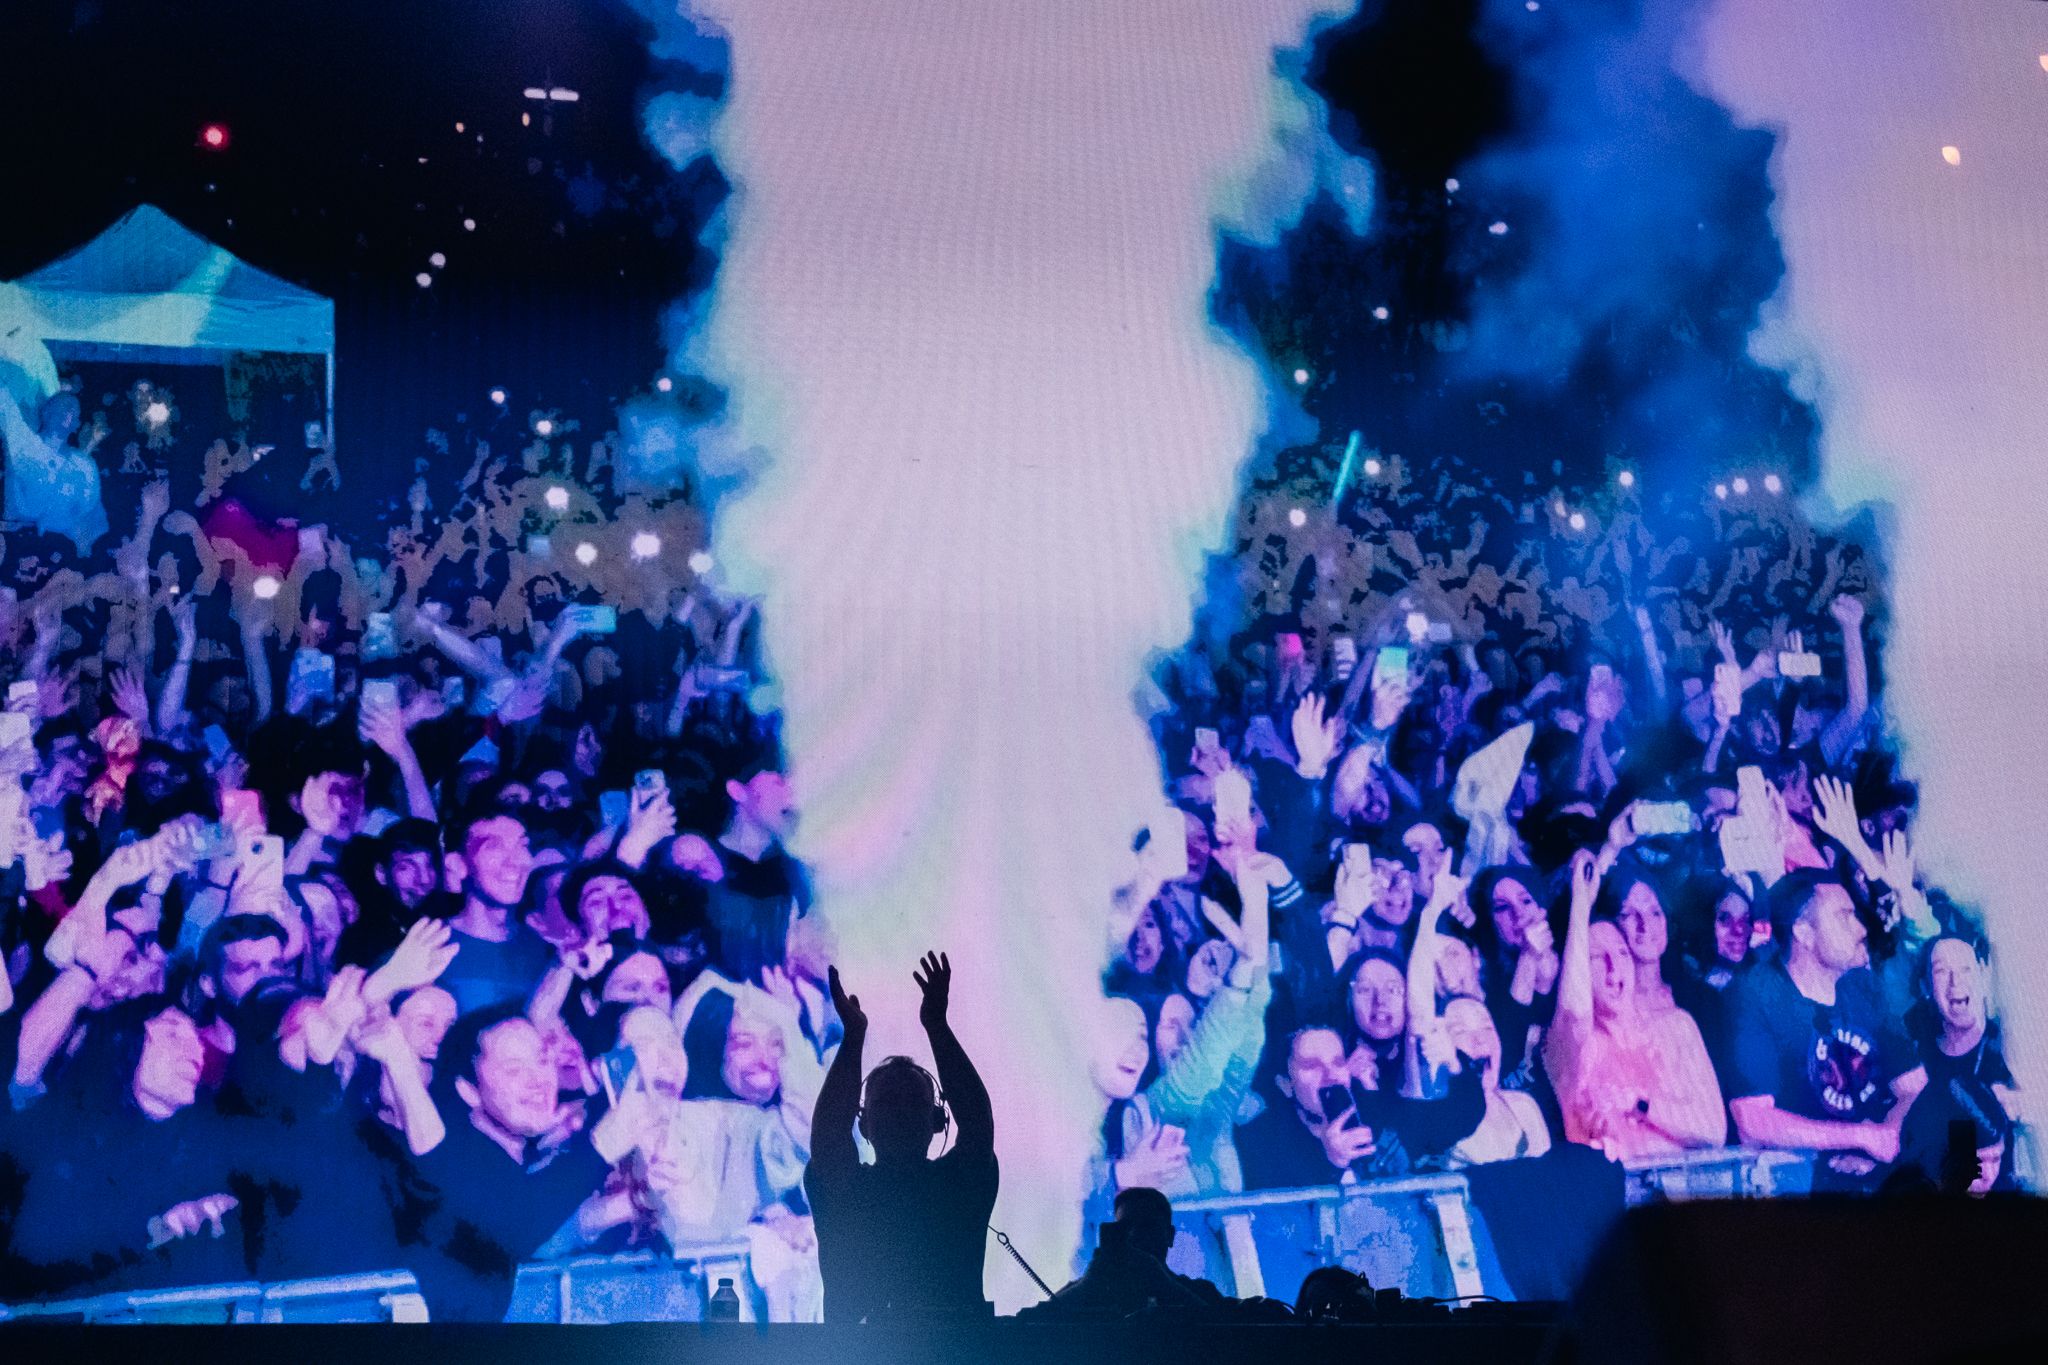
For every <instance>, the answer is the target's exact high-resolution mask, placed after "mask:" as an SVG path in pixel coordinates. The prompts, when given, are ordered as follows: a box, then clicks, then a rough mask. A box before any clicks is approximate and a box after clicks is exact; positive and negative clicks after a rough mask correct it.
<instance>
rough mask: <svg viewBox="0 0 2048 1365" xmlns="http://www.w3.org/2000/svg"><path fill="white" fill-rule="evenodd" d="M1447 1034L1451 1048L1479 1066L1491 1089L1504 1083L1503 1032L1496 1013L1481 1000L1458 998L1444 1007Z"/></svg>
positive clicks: (1481, 1076) (1487, 1085)
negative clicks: (1501, 1076) (1501, 1064)
mask: <svg viewBox="0 0 2048 1365" xmlns="http://www.w3.org/2000/svg"><path fill="white" fill-rule="evenodd" d="M1444 1032H1445V1033H1447V1034H1448V1035H1449V1036H1450V1039H1451V1046H1453V1047H1455V1048H1457V1049H1458V1051H1460V1052H1462V1053H1464V1054H1465V1055H1466V1056H1467V1057H1470V1058H1471V1059H1472V1060H1473V1061H1475V1062H1477V1063H1479V1074H1480V1078H1481V1080H1482V1081H1483V1082H1484V1083H1485V1085H1486V1088H1487V1089H1488V1090H1492V1089H1494V1088H1495V1087H1496V1086H1498V1085H1499V1084H1500V1032H1499V1030H1497V1029H1496V1028H1494V1026H1493V1014H1492V1013H1491V1012H1490V1011H1489V1010H1488V1009H1487V1008H1486V1006H1485V1005H1483V1004H1481V1003H1480V1002H1479V1001H1477V1000H1470V999H1458V1000H1453V1001H1451V1003H1450V1004H1448V1005H1445V1006H1444Z"/></svg>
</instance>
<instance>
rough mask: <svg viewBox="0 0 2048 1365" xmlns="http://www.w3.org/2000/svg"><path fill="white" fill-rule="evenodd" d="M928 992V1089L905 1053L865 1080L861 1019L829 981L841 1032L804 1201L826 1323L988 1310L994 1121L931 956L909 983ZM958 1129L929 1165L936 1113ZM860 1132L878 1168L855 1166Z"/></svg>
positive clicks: (945, 979) (948, 969)
mask: <svg viewBox="0 0 2048 1365" xmlns="http://www.w3.org/2000/svg"><path fill="white" fill-rule="evenodd" d="M914 979H915V980H916V982H917V985H918V989H919V990H920V991H922V992H923V994H924V1003H923V1004H922V1005H921V1006H920V1007H919V1009H918V1019H919V1020H920V1022H922V1023H923V1024H924V1030H925V1035H926V1036H927V1037H928V1038H930V1039H931V1045H932V1059H933V1061H934V1062H936V1063H937V1065H938V1071H939V1076H938V1084H937V1086H936V1087H935V1086H934V1085H933V1083H932V1079H931V1077H929V1076H928V1075H926V1074H925V1072H924V1070H923V1069H922V1068H921V1067H919V1066H917V1065H916V1063H914V1062H912V1061H910V1059H909V1058H907V1057H891V1058H889V1059H888V1060H887V1061H885V1062H883V1063H882V1064H881V1065H880V1066H878V1067H876V1068H875V1070H874V1072H873V1074H871V1075H870V1076H869V1077H868V1078H867V1087H866V1091H867V1095H866V1101H865V1102H863V1101H862V1098H861V1089H862V1087H861V1048H862V1045H863V1044H864V1043H865V1042H866V1040H867V1031H868V1020H867V1016H866V1015H865V1014H863V1013H861V1008H860V1001H859V1000H858V999H857V998H856V997H854V996H850V995H848V994H847V993H846V991H845V988H844V987H842V986H841V985H840V984H839V972H838V969H836V968H834V969H833V970H832V972H831V977H830V981H831V987H832V1003H833V1005H834V1006H835V1007H836V1008H837V1009H838V1011H839V1018H840V1022H841V1023H842V1024H843V1025H844V1026H845V1029H846V1036H845V1039H844V1040H843V1041H842V1042H841V1043H840V1045H839V1055H838V1056H836V1057H834V1058H833V1060H832V1067H831V1070H829V1071H828V1072H826V1074H825V1084H824V1085H823V1087H822V1088H821V1089H820V1090H819V1092H818V1106H817V1109H816V1111H815V1114H814V1117H813V1119H812V1123H811V1161H810V1165H809V1166H808V1167H807V1168H806V1170H805V1172H804V1193H805V1195H806V1197H807V1198H808V1199H809V1200H810V1204H811V1212H812V1215H813V1217H814V1219H815V1221H816V1225H817V1230H818V1264H819V1269H820V1270H821V1272H822V1273H823V1277H824V1281H825V1313H826V1316H827V1319H828V1320H829V1321H832V1322H861V1321H869V1322H873V1321H879V1320H884V1319H888V1318H900V1317H906V1316H918V1315H926V1314H935V1313H945V1314H974V1313H986V1312H987V1311H988V1304H987V1300H986V1299H985V1298H984V1297H983V1293H982V1283H981V1276H982V1256H983V1251H984V1249H985V1244H986V1238H987V1229H988V1220H989V1215H990V1214H991V1213H992V1212H994V1210H995V1204H996V1187H997V1183H998V1180H999V1172H998V1170H997V1166H996V1152H995V1114H994V1111H993V1109H992V1108H991V1107H990V1105H989V1099H988V1091H987V1090H986V1089H985V1088H984V1087H983V1086H982V1083H981V1077H980V1076H979V1075H978V1074H976V1072H975V1070H974V1064H973V1063H972V1062H970V1061H969V1060H968V1059H967V1051H966V1049H965V1048H963V1047H961V1046H960V1040H959V1039H957V1038H955V1037H954V1036H953V1029H952V1025H950V1024H949V1023H947V1021H946V1003H947V996H948V994H949V992H950V990H951V987H952V981H953V966H952V963H950V962H949V961H947V960H946V958H945V957H944V956H943V955H940V954H932V953H927V954H926V955H925V958H924V961H923V963H922V964H921V970H920V972H919V973H918V974H917V975H916V976H915V978H914ZM949 1108H950V1109H951V1111H952V1117H953V1119H954V1121H955V1122H956V1123H957V1124H958V1126H959V1140H958V1141H956V1142H955V1143H954V1144H953V1148H952V1150H951V1151H948V1152H946V1153H945V1154H944V1155H943V1156H940V1157H938V1158H937V1159H933V1158H932V1156H931V1146H932V1139H933V1138H935V1137H937V1136H938V1135H939V1134H940V1133H942V1132H943V1131H944V1130H945V1127H946V1111H947V1109H949ZM856 1118H857V1119H858V1122H859V1124H860V1131H861V1136H863V1137H865V1138H866V1139H867V1140H868V1142H869V1143H871V1144H872V1145H873V1147H874V1149H875V1163H874V1165H872V1166H864V1165H862V1164H861V1161H860V1156H859V1154H858V1152H857V1151H856V1149H855V1147H854V1143H853V1129H854V1124H855V1121H856Z"/></svg>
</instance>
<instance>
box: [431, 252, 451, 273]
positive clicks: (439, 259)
mask: <svg viewBox="0 0 2048 1365" xmlns="http://www.w3.org/2000/svg"><path fill="white" fill-rule="evenodd" d="M427 264H428V265H430V266H432V267H434V269H436V270H439V269H440V268H441V267H442V266H444V265H446V264H448V257H447V256H445V255H444V254H442V253H441V252H438V251H437V252H435V253H434V254H433V255H431V256H429V257H427Z"/></svg>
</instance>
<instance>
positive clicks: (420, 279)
mask: <svg viewBox="0 0 2048 1365" xmlns="http://www.w3.org/2000/svg"><path fill="white" fill-rule="evenodd" d="M412 282H413V283H414V284H416V285H418V286H419V287H420V288H422V289H428V288H431V287H432V286H433V283H434V277H433V276H432V275H429V274H428V273H427V272H426V271H424V270H422V271H421V272H420V273H419V274H417V275H415V276H413V277H412Z"/></svg>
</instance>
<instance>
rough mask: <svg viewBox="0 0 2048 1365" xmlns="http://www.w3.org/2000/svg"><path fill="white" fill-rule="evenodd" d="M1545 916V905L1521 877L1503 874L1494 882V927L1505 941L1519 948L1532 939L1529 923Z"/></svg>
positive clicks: (1511, 946) (1510, 945)
mask: <svg viewBox="0 0 2048 1365" xmlns="http://www.w3.org/2000/svg"><path fill="white" fill-rule="evenodd" d="M1542 918H1543V907H1542V906H1541V905H1538V904H1537V903H1536V898H1535V897H1534V896H1532V895H1530V894H1529V888H1528V887H1526V886H1524V885H1522V882H1521V879H1520V878H1517V877H1502V878H1501V879H1500V880H1499V881H1497V882H1495V883H1494V884H1493V927H1494V930H1495V931H1496V932H1497V933H1499V935H1500V941H1501V942H1502V943H1504V944H1506V945H1507V946H1508V947H1510V948H1513V949H1515V950H1516V951H1518V952H1519V951H1520V950H1521V949H1522V948H1523V947H1525V946H1527V944H1528V942H1529V940H1528V932H1529V926H1530V925H1532V924H1534V923H1535V922H1536V921H1537V920H1539V919H1542Z"/></svg>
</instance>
